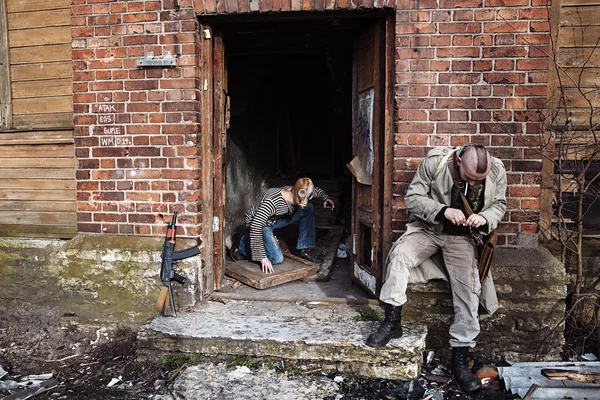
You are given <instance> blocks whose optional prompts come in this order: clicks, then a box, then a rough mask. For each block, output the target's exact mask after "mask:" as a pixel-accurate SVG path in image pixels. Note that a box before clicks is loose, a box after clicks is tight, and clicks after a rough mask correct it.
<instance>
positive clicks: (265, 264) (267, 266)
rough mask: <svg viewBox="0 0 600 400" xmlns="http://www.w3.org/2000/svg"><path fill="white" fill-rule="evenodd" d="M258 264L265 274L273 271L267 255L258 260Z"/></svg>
mask: <svg viewBox="0 0 600 400" xmlns="http://www.w3.org/2000/svg"><path fill="white" fill-rule="evenodd" d="M260 264H261V266H262V271H263V272H264V273H265V274H272V273H273V272H274V271H275V270H274V269H273V264H271V260H269V259H268V258H267V257H265V258H263V259H262V260H260Z"/></svg>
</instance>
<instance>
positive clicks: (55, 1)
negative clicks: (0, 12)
mask: <svg viewBox="0 0 600 400" xmlns="http://www.w3.org/2000/svg"><path fill="white" fill-rule="evenodd" d="M70 6H71V1H70V0H7V1H6V9H7V10H8V12H9V13H15V12H23V11H39V10H56V9H59V8H69V7H70Z"/></svg>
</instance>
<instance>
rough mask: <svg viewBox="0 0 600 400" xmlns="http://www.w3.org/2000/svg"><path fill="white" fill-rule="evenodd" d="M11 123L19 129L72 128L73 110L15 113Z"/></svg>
mask: <svg viewBox="0 0 600 400" xmlns="http://www.w3.org/2000/svg"><path fill="white" fill-rule="evenodd" d="M13 125H14V126H18V127H19V128H21V129H41V128H47V127H52V128H54V129H56V128H72V127H73V112H72V111H69V112H64V113H55V114H29V115H15V116H13Z"/></svg>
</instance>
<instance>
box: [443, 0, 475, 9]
mask: <svg viewBox="0 0 600 400" xmlns="http://www.w3.org/2000/svg"><path fill="white" fill-rule="evenodd" d="M482 6H483V1H482V0H440V8H481V7H482Z"/></svg>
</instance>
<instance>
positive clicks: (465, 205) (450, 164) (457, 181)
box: [446, 152, 473, 217]
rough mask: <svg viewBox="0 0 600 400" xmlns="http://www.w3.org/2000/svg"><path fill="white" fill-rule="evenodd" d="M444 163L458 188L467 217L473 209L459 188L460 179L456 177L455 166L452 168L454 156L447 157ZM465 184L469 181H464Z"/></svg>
mask: <svg viewBox="0 0 600 400" xmlns="http://www.w3.org/2000/svg"><path fill="white" fill-rule="evenodd" d="M451 154H454V152H452V153H451ZM446 164H447V165H448V169H449V170H450V175H452V180H453V181H454V185H455V186H456V188H457V189H458V193H459V194H460V198H461V200H462V202H463V206H464V207H465V211H466V212H467V217H468V216H469V215H471V214H473V209H472V208H471V206H470V205H469V202H468V201H467V198H466V197H465V195H464V194H463V192H462V191H461V190H460V185H459V182H460V180H459V179H458V173H457V171H456V168H454V157H451V158H450V159H448V160H447V162H446ZM465 184H466V185H468V184H469V183H465Z"/></svg>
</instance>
